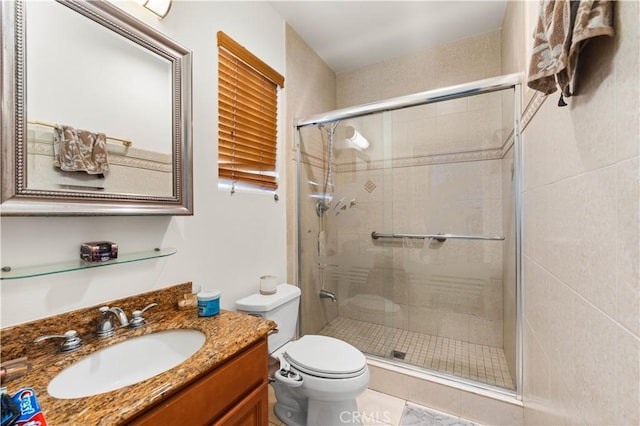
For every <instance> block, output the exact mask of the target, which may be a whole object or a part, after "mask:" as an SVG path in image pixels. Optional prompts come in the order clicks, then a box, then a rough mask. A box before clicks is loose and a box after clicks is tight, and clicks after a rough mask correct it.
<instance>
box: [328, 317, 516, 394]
mask: <svg viewBox="0 0 640 426" xmlns="http://www.w3.org/2000/svg"><path fill="white" fill-rule="evenodd" d="M318 334H323V335H325V336H331V337H335V338H337V339H341V340H344V341H345V342H348V343H350V344H352V345H353V346H355V347H356V348H358V349H360V350H361V351H362V352H365V353H368V354H372V355H377V356H383V357H387V358H388V357H390V356H391V354H390V353H391V351H392V350H395V351H398V352H402V353H404V354H405V355H404V359H403V361H404V362H406V363H408V364H412V365H416V366H419V367H424V368H428V369H430V370H436V371H440V372H443V373H448V374H453V375H455V376H458V377H464V378H467V379H472V380H477V381H479V382H483V383H487V384H490V385H494V386H500V387H503V388H507V389H514V384H513V380H512V378H511V374H510V373H509V367H508V365H507V359H506V357H505V355H504V350H503V349H502V348H497V347H493V346H485V345H478V344H474V343H468V342H463V341H460V340H455V339H449V338H446V337H438V336H431V335H429V334H422V333H416V332H413V331H409V330H403V329H396V328H392V327H385V326H382V325H379V324H373V323H369V322H364V321H357V320H353V319H350V318H344V317H337V318H336V319H334V320H333V321H331V322H330V323H329V324H327V326H326V327H324V328H323V329H322V330H320V332H319V333H318Z"/></svg>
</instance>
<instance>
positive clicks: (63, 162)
mask: <svg viewBox="0 0 640 426" xmlns="http://www.w3.org/2000/svg"><path fill="white" fill-rule="evenodd" d="M53 135H54V136H53V165H54V166H56V167H60V169H61V170H64V171H67V172H78V171H82V172H87V173H88V174H91V175H95V174H100V173H105V172H107V171H108V170H109V162H108V161H107V137H106V136H105V134H104V133H92V132H88V131H86V130H76V129H74V128H73V127H71V126H64V125H62V126H57V125H56V126H55V128H54V132H53Z"/></svg>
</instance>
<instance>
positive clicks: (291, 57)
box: [285, 25, 336, 333]
mask: <svg viewBox="0 0 640 426" xmlns="http://www.w3.org/2000/svg"><path fill="white" fill-rule="evenodd" d="M285 40H286V57H287V63H286V69H287V81H286V85H287V88H286V91H287V97H286V105H287V108H286V119H285V123H286V124H285V132H286V141H287V143H286V150H287V153H286V182H287V186H286V187H287V280H288V282H289V283H297V282H298V278H297V274H298V268H297V266H298V265H297V258H298V254H297V251H298V243H297V238H298V236H297V226H296V224H297V200H298V197H297V195H296V185H297V184H296V179H297V178H296V176H297V173H296V157H295V150H296V148H295V138H294V128H293V122H294V119H296V118H300V117H304V116H308V115H313V114H317V113H321V112H325V111H330V110H333V109H335V107H336V78H335V73H334V72H333V71H332V70H331V69H330V68H329V67H328V66H327V64H325V63H324V62H323V61H322V59H320V57H319V56H318V55H317V54H316V53H315V52H314V51H313V50H312V49H311V48H310V47H309V45H307V44H306V43H305V42H304V40H302V38H300V36H299V35H298V34H297V33H296V32H295V31H294V30H293V29H292V28H291V27H290V26H288V25H287V26H286V30H285ZM309 135H310V136H309V138H307V140H303V141H302V144H303V147H304V149H303V152H304V153H305V156H304V158H303V160H304V165H305V167H304V169H303V175H304V176H305V177H304V178H303V179H302V181H303V182H305V181H307V180H322V173H323V171H322V168H321V167H320V166H321V165H322V161H321V159H322V156H323V148H322V147H323V143H322V141H321V139H320V135H319V133H317V131H316V133H314V134H309ZM310 190H311V188H309V186H308V185H304V186H302V187H301V196H300V200H301V206H302V208H304V209H305V210H304V213H303V216H304V217H305V218H310V219H311V220H309V221H305V222H304V223H303V224H302V226H301V230H300V233H301V236H302V244H303V251H304V253H310V255H311V256H313V253H314V249H315V247H316V244H317V237H318V232H319V230H320V226H319V224H320V223H319V222H318V220H317V216H316V214H315V211H314V209H315V202H314V201H313V200H311V199H310V198H309V197H308V195H309V192H310ZM315 253H317V250H315ZM310 265H314V266H315V265H317V259H316V260H315V262H311V263H310ZM302 275H303V280H304V281H305V282H306V283H307V284H308V285H305V287H304V291H303V292H302V303H301V310H302V311H303V312H305V313H306V314H308V315H305V316H304V317H303V319H302V326H303V331H304V333H315V332H317V331H318V330H320V329H321V328H322V327H323V326H324V325H326V323H327V321H328V320H330V319H331V318H332V311H331V309H332V308H333V309H335V307H332V306H331V305H330V304H328V303H327V302H326V301H320V299H319V297H318V292H319V291H320V285H321V283H320V281H319V280H318V276H317V273H315V270H311V269H309V267H308V268H307V269H306V270H304V271H303V272H302ZM333 316H335V312H334V313H333Z"/></svg>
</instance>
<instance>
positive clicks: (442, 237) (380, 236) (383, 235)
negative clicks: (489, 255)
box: [371, 231, 504, 242]
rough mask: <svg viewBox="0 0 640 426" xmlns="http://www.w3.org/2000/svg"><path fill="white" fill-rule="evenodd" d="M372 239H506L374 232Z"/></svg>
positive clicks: (499, 238)
mask: <svg viewBox="0 0 640 426" xmlns="http://www.w3.org/2000/svg"><path fill="white" fill-rule="evenodd" d="M371 238H373V239H374V240H377V239H378V238H417V239H422V240H424V239H428V238H429V239H434V240H436V241H440V242H443V241H445V240H448V239H452V240H488V241H502V240H504V237H497V236H484V235H455V234H395V233H394V234H382V233H380V232H376V231H373V232H372V233H371Z"/></svg>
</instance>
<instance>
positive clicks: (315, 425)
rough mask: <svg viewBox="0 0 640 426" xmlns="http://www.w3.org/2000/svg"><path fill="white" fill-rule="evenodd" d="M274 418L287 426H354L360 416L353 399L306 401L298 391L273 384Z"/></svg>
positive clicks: (357, 423)
mask: <svg viewBox="0 0 640 426" xmlns="http://www.w3.org/2000/svg"><path fill="white" fill-rule="evenodd" d="M272 386H273V390H274V391H275V394H276V405H275V407H274V409H273V411H274V412H275V414H276V416H277V417H278V418H279V419H280V420H281V421H282V422H283V423H284V424H286V425H287V426H327V425H331V426H334V425H335V426H342V425H345V426H355V425H361V424H362V423H361V421H360V419H361V416H360V414H359V412H358V405H357V403H356V400H355V398H352V399H348V400H343V401H320V400H315V399H307V398H305V397H303V396H302V395H301V394H299V392H298V389H299V388H298V389H296V388H294V389H292V388H289V387H288V386H286V385H283V384H281V383H278V382H277V381H276V382H273V383H272Z"/></svg>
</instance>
